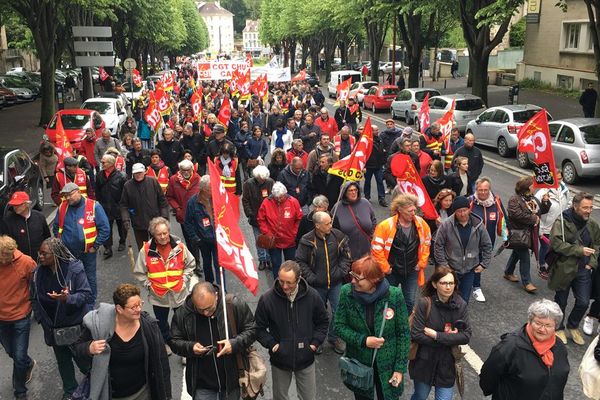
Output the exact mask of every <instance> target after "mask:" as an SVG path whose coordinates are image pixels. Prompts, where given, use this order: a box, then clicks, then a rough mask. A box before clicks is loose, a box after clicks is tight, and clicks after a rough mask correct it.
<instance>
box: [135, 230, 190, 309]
mask: <svg viewBox="0 0 600 400" xmlns="http://www.w3.org/2000/svg"><path fill="white" fill-rule="evenodd" d="M143 249H144V254H146V268H147V269H148V280H149V281H150V286H151V287H152V291H153V292H154V294H156V295H157V296H158V297H163V296H164V295H165V294H167V292H169V290H171V291H173V292H176V293H179V292H181V289H182V288H183V270H184V267H185V265H184V261H183V260H184V258H183V257H184V254H185V251H184V247H183V243H178V244H177V246H176V247H175V248H174V249H173V250H171V254H170V255H169V258H168V259H167V260H166V261H165V260H163V259H162V257H160V255H159V256H155V255H150V243H149V242H144V246H143ZM154 253H156V254H158V252H154Z"/></svg>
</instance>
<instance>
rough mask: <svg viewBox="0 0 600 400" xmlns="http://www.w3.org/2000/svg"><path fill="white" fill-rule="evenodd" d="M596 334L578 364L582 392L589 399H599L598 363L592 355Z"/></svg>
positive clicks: (599, 365) (599, 376) (599, 375)
mask: <svg viewBox="0 0 600 400" xmlns="http://www.w3.org/2000/svg"><path fill="white" fill-rule="evenodd" d="M597 344H598V336H596V339H594V340H592V343H591V344H590V347H588V349H587V350H586V352H585V354H584V355H583V359H582V360H581V364H580V365H579V377H580V378H581V382H582V383H583V393H584V394H585V395H586V396H587V397H589V398H590V399H600V363H599V362H598V361H597V360H596V358H595V357H594V349H595V348H596V345H597Z"/></svg>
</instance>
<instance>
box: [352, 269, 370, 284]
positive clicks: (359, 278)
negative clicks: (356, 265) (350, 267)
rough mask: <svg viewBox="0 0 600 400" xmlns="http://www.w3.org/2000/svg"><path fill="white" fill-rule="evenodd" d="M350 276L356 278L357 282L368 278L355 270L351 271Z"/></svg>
mask: <svg viewBox="0 0 600 400" xmlns="http://www.w3.org/2000/svg"><path fill="white" fill-rule="evenodd" d="M350 276H351V277H352V279H354V280H355V281H356V282H360V281H362V280H364V279H366V278H365V277H364V276H360V275H358V274H357V273H356V272H354V271H350Z"/></svg>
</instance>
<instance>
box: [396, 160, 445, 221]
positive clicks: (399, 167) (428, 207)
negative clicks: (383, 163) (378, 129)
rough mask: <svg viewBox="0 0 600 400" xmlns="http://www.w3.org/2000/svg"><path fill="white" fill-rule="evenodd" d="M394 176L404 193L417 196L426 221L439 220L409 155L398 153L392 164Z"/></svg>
mask: <svg viewBox="0 0 600 400" xmlns="http://www.w3.org/2000/svg"><path fill="white" fill-rule="evenodd" d="M390 169H391V171H392V175H394V176H395V177H396V180H397V182H398V187H399V188H400V191H401V192H402V193H408V194H412V195H415V196H417V198H418V199H419V202H418V204H417V205H418V206H419V208H420V209H421V210H423V217H424V218H425V219H430V220H435V219H437V218H438V216H439V215H438V213H437V210H436V209H435V207H434V205H433V202H432V201H431V199H430V198H429V194H428V193H427V189H425V186H424V185H423V181H422V180H421V177H420V176H419V173H418V172H417V170H416V168H415V165H414V164H413V162H412V159H411V158H410V156H409V155H407V154H402V153H397V154H396V155H394V157H393V158H392V161H391V163H390Z"/></svg>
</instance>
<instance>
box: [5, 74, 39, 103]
mask: <svg viewBox="0 0 600 400" xmlns="http://www.w3.org/2000/svg"><path fill="white" fill-rule="evenodd" d="M0 86H2V87H4V88H7V89H10V90H12V91H13V92H14V93H15V95H16V96H17V103H25V102H27V101H34V100H35V96H34V95H33V93H32V92H31V90H29V89H27V88H24V87H15V86H14V85H13V84H12V82H7V83H6V84H4V83H2V80H1V79H0Z"/></svg>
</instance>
